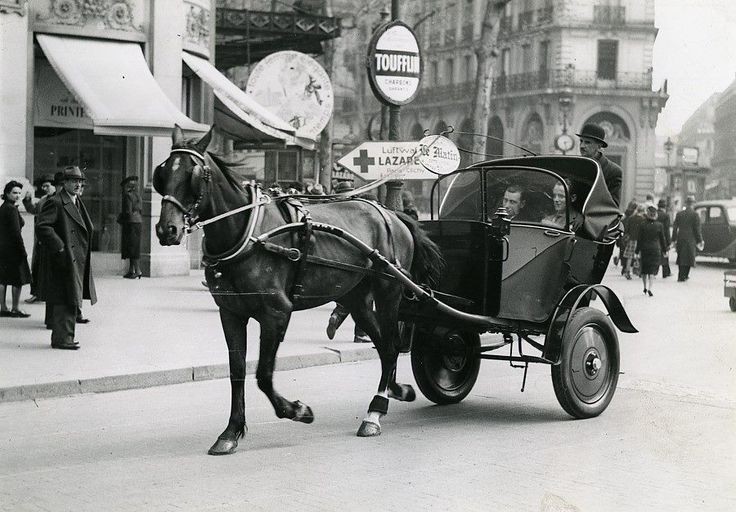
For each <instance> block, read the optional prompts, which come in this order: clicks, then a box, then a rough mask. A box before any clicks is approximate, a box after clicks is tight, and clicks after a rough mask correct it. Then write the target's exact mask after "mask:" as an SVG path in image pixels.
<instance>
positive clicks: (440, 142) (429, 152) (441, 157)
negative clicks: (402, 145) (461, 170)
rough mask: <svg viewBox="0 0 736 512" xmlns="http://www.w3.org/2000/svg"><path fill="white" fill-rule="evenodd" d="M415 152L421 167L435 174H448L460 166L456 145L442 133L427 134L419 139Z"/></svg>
mask: <svg viewBox="0 0 736 512" xmlns="http://www.w3.org/2000/svg"><path fill="white" fill-rule="evenodd" d="M417 154H418V156H419V163H420V164H422V167H424V168H425V169H427V170H428V171H430V172H433V173H435V174H439V175H444V174H450V173H451V172H452V171H454V170H455V169H457V168H458V167H459V166H460V152H459V151H458V150H457V146H455V143H454V142H452V141H451V140H450V139H448V138H447V137H443V136H442V135H428V136H427V137H424V138H423V139H422V140H420V141H419V149H418V150H417Z"/></svg>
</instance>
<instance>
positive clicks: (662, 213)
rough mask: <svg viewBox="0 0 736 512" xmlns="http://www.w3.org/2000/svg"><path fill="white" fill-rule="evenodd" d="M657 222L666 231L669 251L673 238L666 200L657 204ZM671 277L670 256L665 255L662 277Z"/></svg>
mask: <svg viewBox="0 0 736 512" xmlns="http://www.w3.org/2000/svg"><path fill="white" fill-rule="evenodd" d="M657 222H659V223H660V224H662V229H664V241H665V242H666V243H667V248H668V249H669V246H670V244H671V243H672V238H671V237H670V215H669V214H668V213H667V201H665V200H664V199H660V200H659V202H658V203H657ZM671 275H672V271H671V270H670V259H669V257H668V255H667V254H665V256H664V257H663V258H662V277H663V278H664V277H670V276H671Z"/></svg>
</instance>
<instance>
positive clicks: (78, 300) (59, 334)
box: [36, 166, 97, 350]
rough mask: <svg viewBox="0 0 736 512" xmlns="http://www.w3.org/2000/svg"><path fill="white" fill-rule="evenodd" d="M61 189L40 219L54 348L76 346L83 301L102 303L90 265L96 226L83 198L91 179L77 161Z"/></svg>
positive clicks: (68, 172) (43, 210)
mask: <svg viewBox="0 0 736 512" xmlns="http://www.w3.org/2000/svg"><path fill="white" fill-rule="evenodd" d="M62 179H63V185H62V187H61V189H60V190H59V191H58V192H57V193H56V194H54V195H53V196H52V197H51V198H49V200H47V201H46V202H45V203H44V205H43V208H42V209H41V212H40V213H39V215H38V219H37V222H36V234H37V235H38V239H39V240H40V241H41V244H42V246H43V248H44V249H45V251H46V252H45V253H44V255H43V257H42V264H43V270H42V272H43V273H44V275H45V280H46V282H45V285H44V286H45V288H46V289H45V290H44V294H45V299H46V302H47V303H48V304H49V305H50V306H52V307H53V310H52V311H53V313H52V320H51V322H52V326H51V327H52V330H51V347H52V348H57V349H64V350H77V349H78V348H79V343H78V342H77V341H76V340H75V327H76V317H77V313H78V311H79V309H80V308H81V307H82V300H83V299H89V301H90V303H91V304H94V303H95V302H97V295H96V293H95V285H94V279H93V277H92V268H91V267H92V265H91V238H92V231H93V229H94V226H93V225H92V220H91V219H90V217H89V214H88V213H87V208H86V207H85V206H84V203H83V202H82V199H81V198H80V197H79V194H80V191H81V190H82V184H83V183H84V181H85V180H86V178H85V176H84V174H83V173H82V171H81V170H80V169H79V167H77V166H71V167H67V168H65V169H64V173H63V176H62Z"/></svg>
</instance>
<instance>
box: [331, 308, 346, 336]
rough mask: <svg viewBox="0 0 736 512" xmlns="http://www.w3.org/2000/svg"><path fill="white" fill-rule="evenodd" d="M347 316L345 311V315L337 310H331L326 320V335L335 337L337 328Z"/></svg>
mask: <svg viewBox="0 0 736 512" xmlns="http://www.w3.org/2000/svg"><path fill="white" fill-rule="evenodd" d="M347 317H348V315H347V312H346V314H345V315H341V314H340V313H338V312H337V311H333V312H332V314H331V315H330V320H329V321H328V322H327V337H328V338H330V339H332V338H334V337H335V333H336V332H337V329H338V328H339V327H340V326H341V325H342V323H343V322H344V321H345V319H346V318H347Z"/></svg>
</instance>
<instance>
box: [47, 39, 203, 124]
mask: <svg viewBox="0 0 736 512" xmlns="http://www.w3.org/2000/svg"><path fill="white" fill-rule="evenodd" d="M36 38H37V40H38V42H39V44H40V45H41V48H42V49H43V52H44V53H45V54H46V57H47V58H48V60H49V62H50V63H51V66H52V67H53V68H54V70H55V71H56V73H57V74H58V75H59V78H61V81H62V82H63V83H64V85H65V86H66V87H67V89H69V91H70V92H71V93H72V94H73V95H74V97H75V98H76V99H77V101H79V103H81V104H82V106H83V107H84V109H85V112H86V114H87V115H88V116H89V117H91V118H92V122H93V124H94V132H95V133H96V134H98V135H121V136H159V137H169V136H171V131H172V130H173V128H174V124H178V125H179V126H180V127H181V128H182V129H183V130H184V131H185V132H190V133H192V132H195V133H205V132H207V131H208V130H209V126H207V125H205V124H200V123H196V122H194V121H192V120H191V119H189V118H188V117H187V116H185V115H184V114H183V113H182V112H181V111H180V110H179V109H178V108H177V107H176V105H174V103H173V102H172V101H171V100H170V99H169V98H168V96H166V94H165V93H164V91H163V90H162V89H161V87H160V86H159V85H158V83H157V82H156V79H155V78H153V75H152V74H151V71H150V70H149V69H148V64H147V63H146V60H145V59H144V57H143V52H142V50H141V47H140V46H139V45H138V44H136V43H128V42H120V41H107V40H104V41H103V40H99V39H83V38H74V37H65V36H53V35H48V34H38V35H37V36H36Z"/></svg>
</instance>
